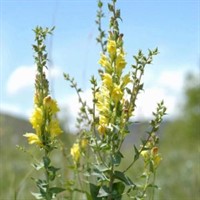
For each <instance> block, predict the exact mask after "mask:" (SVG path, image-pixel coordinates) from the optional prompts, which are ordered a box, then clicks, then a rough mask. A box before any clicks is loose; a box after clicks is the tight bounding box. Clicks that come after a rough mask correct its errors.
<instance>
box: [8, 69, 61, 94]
mask: <svg viewBox="0 0 200 200" xmlns="http://www.w3.org/2000/svg"><path fill="white" fill-rule="evenodd" d="M35 73H36V67H35V66H33V65H32V66H20V67H18V68H16V70H15V71H14V72H13V73H12V74H11V75H10V77H9V79H8V81H7V87H6V89H7V93H8V94H9V95H14V94H16V93H18V92H20V91H21V90H23V89H25V88H27V87H30V86H31V87H33V86H34V80H35ZM47 75H48V78H56V77H59V76H60V75H61V70H60V69H59V68H55V67H54V68H52V69H51V70H48V71H47Z"/></svg>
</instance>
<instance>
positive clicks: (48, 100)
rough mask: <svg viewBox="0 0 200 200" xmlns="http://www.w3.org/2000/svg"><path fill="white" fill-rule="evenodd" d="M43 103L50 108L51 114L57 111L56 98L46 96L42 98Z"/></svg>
mask: <svg viewBox="0 0 200 200" xmlns="http://www.w3.org/2000/svg"><path fill="white" fill-rule="evenodd" d="M43 104H44V106H46V107H47V108H49V109H50V111H51V114H55V113H57V112H58V111H59V108H58V105H57V102H56V100H54V99H52V98H51V96H46V97H45V98H44V100H43Z"/></svg>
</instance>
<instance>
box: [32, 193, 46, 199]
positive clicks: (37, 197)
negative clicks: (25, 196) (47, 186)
mask: <svg viewBox="0 0 200 200" xmlns="http://www.w3.org/2000/svg"><path fill="white" fill-rule="evenodd" d="M31 194H32V195H33V196H34V197H35V198H36V199H42V198H43V197H42V195H41V194H40V193H35V192H31Z"/></svg>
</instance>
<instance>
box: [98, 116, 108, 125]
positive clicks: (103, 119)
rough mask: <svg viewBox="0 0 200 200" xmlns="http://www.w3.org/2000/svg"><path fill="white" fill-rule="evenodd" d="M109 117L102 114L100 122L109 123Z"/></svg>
mask: <svg viewBox="0 0 200 200" xmlns="http://www.w3.org/2000/svg"><path fill="white" fill-rule="evenodd" d="M108 121H109V120H108V118H107V117H105V116H103V115H100V116H99V124H108Z"/></svg>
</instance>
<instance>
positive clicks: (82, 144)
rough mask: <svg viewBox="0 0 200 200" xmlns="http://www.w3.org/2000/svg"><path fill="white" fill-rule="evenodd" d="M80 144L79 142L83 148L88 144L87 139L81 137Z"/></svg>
mask: <svg viewBox="0 0 200 200" xmlns="http://www.w3.org/2000/svg"><path fill="white" fill-rule="evenodd" d="M80 144H81V148H83V149H84V148H85V147H86V146H87V145H88V139H86V138H83V139H82V140H81V142H80Z"/></svg>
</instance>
